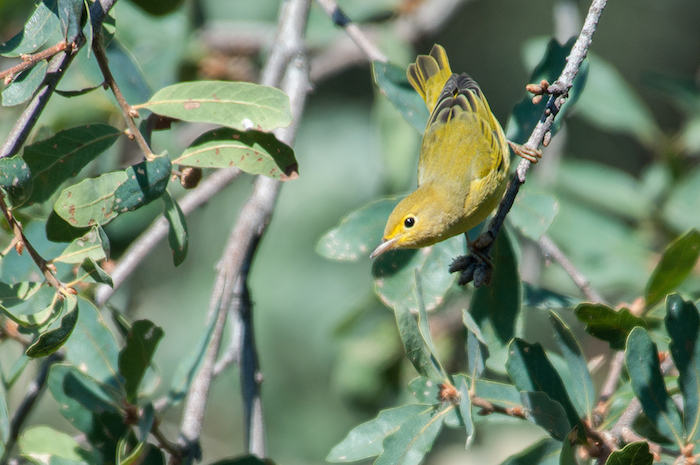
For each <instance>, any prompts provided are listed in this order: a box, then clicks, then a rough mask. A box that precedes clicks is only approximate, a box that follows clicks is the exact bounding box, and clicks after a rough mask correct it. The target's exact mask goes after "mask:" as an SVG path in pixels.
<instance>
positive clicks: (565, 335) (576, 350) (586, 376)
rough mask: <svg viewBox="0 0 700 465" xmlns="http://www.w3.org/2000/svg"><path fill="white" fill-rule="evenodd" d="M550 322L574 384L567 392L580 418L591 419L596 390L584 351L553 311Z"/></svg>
mask: <svg viewBox="0 0 700 465" xmlns="http://www.w3.org/2000/svg"><path fill="white" fill-rule="evenodd" d="M549 321H550V323H552V326H553V327H554V340H555V341H556V343H557V346H558V347H559V350H560V351H561V353H562V354H563V355H564V358H565V359H566V363H567V366H568V368H569V373H570V374H571V378H572V383H571V384H570V385H569V386H568V388H567V392H568V393H569V396H570V397H571V400H572V402H573V403H574V405H575V406H576V411H577V412H578V414H579V416H580V417H582V418H591V412H592V411H593V408H594V407H595V388H594V387H593V380H592V379H591V373H590V371H588V363H587V362H586V357H585V356H584V355H583V350H582V349H581V346H580V345H579V343H578V341H577V340H576V337H575V336H574V333H573V332H572V331H571V328H569V326H568V325H567V324H566V323H564V320H562V319H561V317H560V316H559V315H557V314H556V313H555V312H554V311H552V310H550V312H549Z"/></svg>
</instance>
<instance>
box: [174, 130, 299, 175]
mask: <svg viewBox="0 0 700 465" xmlns="http://www.w3.org/2000/svg"><path fill="white" fill-rule="evenodd" d="M173 163H174V164H180V165H184V166H198V167H200V168H228V167H230V166H237V167H238V168H240V169H242V170H243V171H245V172H246V173H251V174H262V175H265V176H268V177H270V178H274V179H279V180H280V181H289V180H292V179H296V178H297V177H299V173H298V169H299V165H298V164H297V160H296V158H295V157H294V150H292V148H291V147H289V146H288V145H287V144H285V143H283V142H280V141H279V140H277V138H276V137H275V135H274V134H272V133H266V132H262V131H253V130H250V131H238V130H236V129H231V128H220V129H215V130H213V131H209V132H206V133H204V134H202V135H201V136H199V137H198V138H197V139H196V140H195V141H194V142H192V143H191V144H190V146H189V147H187V148H186V149H185V151H184V152H183V153H182V155H180V157H178V158H177V159H176V160H173Z"/></svg>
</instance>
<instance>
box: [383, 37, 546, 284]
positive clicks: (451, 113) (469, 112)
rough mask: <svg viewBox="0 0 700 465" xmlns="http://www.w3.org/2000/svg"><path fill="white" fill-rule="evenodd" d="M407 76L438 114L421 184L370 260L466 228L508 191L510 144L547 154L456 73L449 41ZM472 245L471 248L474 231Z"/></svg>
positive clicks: (533, 155)
mask: <svg viewBox="0 0 700 465" xmlns="http://www.w3.org/2000/svg"><path fill="white" fill-rule="evenodd" d="M406 75H407V77H408V81H409V82H410V84H411V86H413V88H414V89H415V90H416V92H418V94H419V95H420V96H421V97H422V98H423V100H424V101H425V104H426V106H427V108H428V111H429V113H430V117H429V118H428V122H427V124H426V127H425V132H424V134H423V141H422V143H421V148H420V158H419V162H418V187H417V188H416V190H415V191H413V192H412V193H411V194H409V195H408V196H406V197H405V198H404V199H403V200H401V201H400V202H399V203H398V204H397V205H396V207H395V208H394V210H393V211H392V212H391V214H390V215H389V218H388V220H387V223H386V227H385V229H384V234H383V237H382V240H381V243H380V244H379V245H378V246H377V247H376V248H375V249H374V251H373V252H372V253H371V255H370V258H375V257H377V256H379V255H381V254H383V253H385V252H387V251H389V250H396V249H416V248H421V247H426V246H430V245H433V244H436V243H438V242H441V241H444V240H445V239H448V238H450V237H453V236H456V235H458V234H461V233H466V232H467V231H469V230H470V229H472V228H473V227H474V226H476V225H478V224H479V223H481V222H482V221H484V220H485V219H486V218H487V217H488V216H489V214H490V213H491V212H492V211H493V210H494V209H495V208H496V206H497V205H498V204H499V202H500V200H501V198H502V197H503V193H504V192H505V189H506V185H507V175H508V170H509V167H510V150H509V148H508V147H509V144H510V146H513V148H514V151H515V152H516V153H517V154H518V155H520V156H522V157H524V158H527V159H528V160H530V161H532V162H536V161H537V158H539V157H540V156H541V152H539V151H536V150H534V151H533V150H530V149H527V148H524V147H521V146H517V145H516V144H512V143H511V142H509V141H508V140H507V139H506V136H505V133H504V132H503V128H502V127H501V125H500V124H499V122H498V120H497V119H496V117H495V116H494V115H493V113H492V112H491V108H490V107H489V104H488V102H487V101H486V97H485V96H484V94H483V93H482V91H481V88H480V87H479V85H478V84H477V83H476V81H474V80H473V79H472V78H471V77H470V76H469V75H468V74H466V73H462V74H455V73H453V72H452V70H451V69H450V63H449V60H448V58H447V53H446V52H445V49H444V48H443V47H442V46H440V45H438V44H435V45H434V46H433V48H432V50H431V51H430V54H429V55H419V56H418V57H417V58H416V61H415V63H412V64H411V65H409V67H408V69H407V71H406ZM465 236H466V234H465ZM467 244H468V245H469V246H470V247H471V245H470V242H469V237H468V236H467ZM451 271H452V270H451Z"/></svg>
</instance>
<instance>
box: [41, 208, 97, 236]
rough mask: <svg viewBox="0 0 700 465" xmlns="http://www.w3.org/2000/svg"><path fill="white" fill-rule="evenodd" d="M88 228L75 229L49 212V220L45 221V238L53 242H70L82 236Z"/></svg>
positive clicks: (53, 212) (56, 214) (55, 214)
mask: <svg viewBox="0 0 700 465" xmlns="http://www.w3.org/2000/svg"><path fill="white" fill-rule="evenodd" d="M88 231H90V228H89V227H86V228H75V227H73V226H71V225H70V223H68V222H67V221H66V220H64V219H63V218H61V217H60V216H58V213H56V212H55V211H53V210H52V211H51V213H50V214H49V219H48V220H46V237H47V238H48V239H49V240H50V241H53V242H72V241H73V240H74V239H77V238H79V237H82V236H84V235H85V234H86V233H87V232H88Z"/></svg>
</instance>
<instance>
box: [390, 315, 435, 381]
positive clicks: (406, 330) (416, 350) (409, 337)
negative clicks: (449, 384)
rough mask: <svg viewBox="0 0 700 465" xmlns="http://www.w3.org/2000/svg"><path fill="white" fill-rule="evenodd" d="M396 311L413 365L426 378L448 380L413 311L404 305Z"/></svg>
mask: <svg viewBox="0 0 700 465" xmlns="http://www.w3.org/2000/svg"><path fill="white" fill-rule="evenodd" d="M394 312H395V314H396V324H397V326H398V329H399V334H400V335H401V340H402V341H403V345H404V348H405V349H406V356H407V357H408V359H409V360H410V361H411V363H412V364H413V367H414V368H415V369H416V371H417V372H418V373H419V374H420V375H421V376H423V377H424V378H427V379H429V380H431V381H433V382H435V383H444V382H446V381H447V379H448V378H447V375H446V374H445V372H444V371H443V368H442V366H441V365H440V362H439V361H438V360H437V358H436V357H435V354H433V352H432V351H431V349H430V347H429V345H428V343H427V342H426V341H425V339H423V337H422V335H421V332H420V330H419V328H418V324H417V323H416V319H415V317H414V316H413V314H412V313H411V311H410V310H409V309H408V308H406V307H404V306H403V305H398V306H397V307H396V308H395V309H394Z"/></svg>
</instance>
